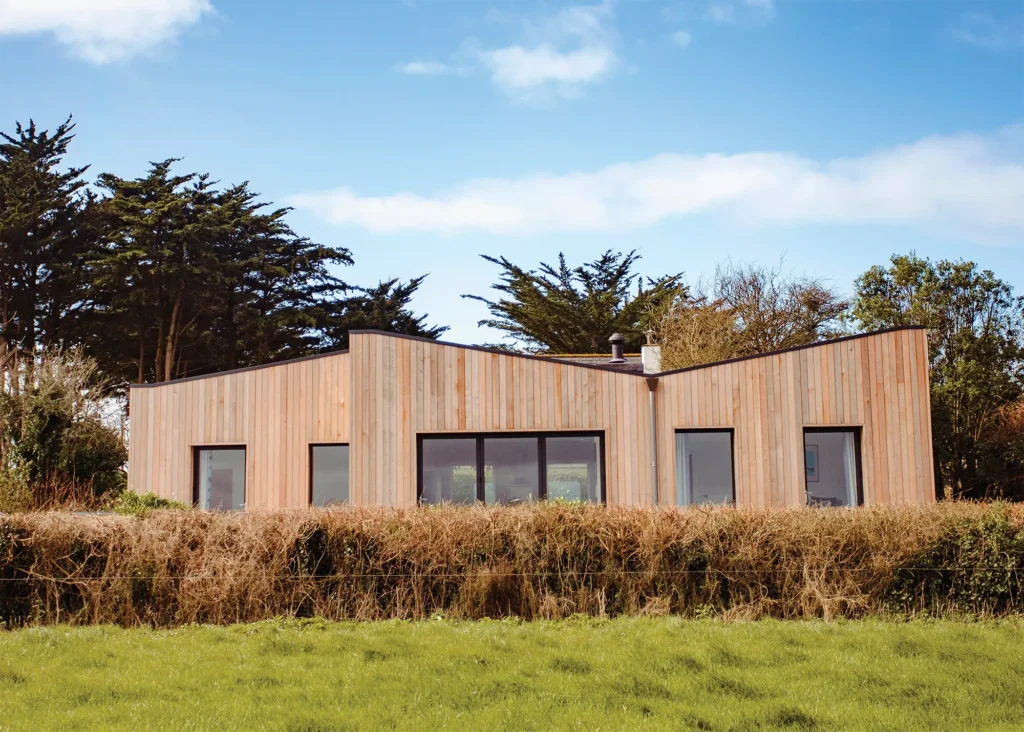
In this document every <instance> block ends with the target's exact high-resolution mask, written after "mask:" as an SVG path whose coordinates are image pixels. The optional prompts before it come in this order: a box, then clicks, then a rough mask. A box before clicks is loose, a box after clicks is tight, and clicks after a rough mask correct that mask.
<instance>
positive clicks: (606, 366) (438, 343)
mask: <svg viewBox="0 0 1024 732" xmlns="http://www.w3.org/2000/svg"><path fill="white" fill-rule="evenodd" d="M348 334H349V335H350V336H353V335H379V336H388V337H390V338H404V339H406V340H409V341H422V342H423V343H433V344H434V345H435V346H452V347H454V348H465V349H466V350H468V351H482V352H484V353H495V354H497V355H499V356H514V357H515V358H528V359H532V360H534V361H544V362H545V363H564V364H565V365H566V366H576V367H577V368H581V369H595V370H597V371H608V372H611V373H613V374H627V373H630V372H629V371H623V370H622V369H620V368H616V367H615V366H613V365H611V364H599V363H572V362H570V361H566V360H564V359H560V358H557V357H555V356H539V355H536V354H533V353H518V352H516V351H503V350H501V349H500V348H491V347H490V346H472V345H468V344H466V343H452V342H451V341H437V340H434V339H433V338H424V337H423V336H414V335H406V334H405V333H389V332H388V331H385V330H350V331H349V332H348ZM594 355H595V356H600V355H601V354H600V353H596V354H594ZM609 358H610V357H609Z"/></svg>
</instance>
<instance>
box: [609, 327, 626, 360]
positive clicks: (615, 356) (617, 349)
mask: <svg viewBox="0 0 1024 732" xmlns="http://www.w3.org/2000/svg"><path fill="white" fill-rule="evenodd" d="M608 342H609V343H611V344H612V360H611V361H609V362H608V363H626V359H625V358H623V357H622V349H623V347H624V346H625V344H626V338H625V337H624V336H623V335H622V334H621V333H612V337H611V338H609V339H608Z"/></svg>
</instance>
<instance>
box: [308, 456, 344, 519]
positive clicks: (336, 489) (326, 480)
mask: <svg viewBox="0 0 1024 732" xmlns="http://www.w3.org/2000/svg"><path fill="white" fill-rule="evenodd" d="M309 502H310V504H311V505H313V506H331V505H333V504H335V503H348V445H310V446H309Z"/></svg>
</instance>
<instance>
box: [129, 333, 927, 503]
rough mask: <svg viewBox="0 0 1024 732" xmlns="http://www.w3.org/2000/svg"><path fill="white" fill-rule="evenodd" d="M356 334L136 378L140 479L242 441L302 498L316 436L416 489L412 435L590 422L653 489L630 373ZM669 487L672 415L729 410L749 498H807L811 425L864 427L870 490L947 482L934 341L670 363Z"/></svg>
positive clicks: (714, 418) (721, 416) (678, 418)
mask: <svg viewBox="0 0 1024 732" xmlns="http://www.w3.org/2000/svg"><path fill="white" fill-rule="evenodd" d="M351 340H352V343H351V352H350V353H344V354H334V355H330V356H325V357H322V358H316V359H310V360H306V361H300V362H294V363H290V364H282V365H279V366H271V367H267V368H261V369H257V370H252V371H242V372H237V373H231V374H225V375H221V376H216V377H210V378H202V379H196V380H192V381H185V382H180V383H172V384H167V385H163V386H156V387H149V388H135V389H132V391H131V394H130V397H129V398H130V410H131V437H132V440H131V448H130V452H129V462H130V476H129V484H130V485H131V486H132V488H133V489H134V490H140V491H145V490H154V491H156V492H158V493H159V494H160V495H167V496H171V497H175V498H178V499H184V500H189V499H190V496H191V481H192V475H191V465H192V449H193V448H194V447H195V446H197V445H206V444H240V445H245V446H246V447H247V450H248V454H247V470H246V480H247V494H248V504H249V505H250V506H252V507H262V508H282V507H295V506H301V505H304V504H305V502H306V500H307V495H308V494H307V487H308V480H309V465H308V449H309V443H311V442H350V443H351V444H352V447H351V452H350V461H351V468H350V481H351V483H350V484H351V495H352V500H353V502H355V503H375V504H378V503H379V504H385V505H412V504H414V503H415V499H416V485H415V484H416V464H415V461H416V435H417V434H420V433H425V432H459V431H500V430H540V431H558V430H570V429H572V430H576V429H593V430H599V431H602V432H603V433H604V435H605V453H606V466H605V470H606V478H607V486H606V491H607V496H608V501H609V503H610V504H626V505H647V504H649V503H650V502H651V500H652V486H651V480H650V462H649V461H650V450H651V439H652V436H651V434H650V422H649V411H648V410H649V406H648V391H647V386H646V384H645V383H644V381H643V380H642V379H640V378H638V377H637V376H636V375H633V374H625V373H619V372H611V371H597V370H590V369H585V368H581V367H578V366H574V365H571V364H565V363H553V362H549V361H543V360H534V359H523V358H519V357H516V356H512V355H505V354H498V353H493V352H486V351H479V350H472V349H464V348H460V347H458V346H453V345H448V344H439V343H432V342H424V341H414V340H406V339H400V338H394V337H390V336H386V335H379V334H373V333H356V334H352V336H351ZM656 398H657V402H658V406H657V423H658V440H657V443H658V444H657V452H658V464H659V468H658V483H659V485H658V487H657V496H658V502H659V503H661V504H664V505H673V504H674V503H675V500H676V465H675V430H677V429H683V428H698V427H705V428H723V427H725V428H732V429H733V430H734V447H735V449H734V453H735V454H734V456H733V457H734V475H735V482H736V495H737V500H738V502H739V503H741V504H745V505H756V506H769V505H775V506H794V505H800V504H802V503H803V502H804V495H805V493H804V489H805V487H804V465H803V430H804V428H805V427H812V426H816V425H822V426H843V425H849V426H856V427H860V428H861V430H862V433H861V438H862V440H861V448H862V449H861V452H862V474H863V475H862V477H863V484H864V493H865V502H866V503H869V504H872V503H886V502H893V503H896V502H906V501H918V502H927V501H931V500H934V474H933V473H934V471H933V463H932V451H931V422H930V417H929V414H930V406H929V395H928V371H927V343H926V340H925V333H924V331H922V330H904V331H895V332H890V333H881V334H877V335H871V336H866V337H863V338H859V339H856V340H851V341H846V342H840V343H833V344H825V345H822V346H815V347H811V348H805V349H800V350H797V351H793V352H788V353H783V354H775V355H770V356H765V357H761V358H754V359H747V360H743V361H738V362H734V363H728V364H720V365H712V366H708V367H706V368H702V369H695V370H690V371H685V372H681V373H676V374H670V375H666V376H662V377H661V378H660V379H659V386H658V388H657V391H656Z"/></svg>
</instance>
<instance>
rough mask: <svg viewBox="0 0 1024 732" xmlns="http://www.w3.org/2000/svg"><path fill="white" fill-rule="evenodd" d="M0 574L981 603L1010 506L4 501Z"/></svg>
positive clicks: (473, 607) (996, 598)
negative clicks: (135, 510) (294, 505)
mask: <svg viewBox="0 0 1024 732" xmlns="http://www.w3.org/2000/svg"><path fill="white" fill-rule="evenodd" d="M130 500H138V501H139V502H146V501H151V500H152V499H145V498H143V497H140V498H139V499H130ZM0 577H3V578H5V579H4V580H3V581H0V620H2V621H4V622H7V623H8V624H30V623H37V624H44V623H57V622H70V623H117V624H121V625H136V624H152V625H158V626H174V625H179V624H184V623H238V622H252V621H257V620H263V619H267V618H273V617H279V616H287V617H307V616H320V617H325V618H329V619H360V620H374V619H384V618H427V617H431V616H433V615H436V614H443V615H444V616H445V617H455V618H481V617H506V616H519V617H522V618H560V617H567V616H570V615H573V614H575V613H582V614H586V615H592V616H613V615H658V614H665V613H675V614H681V615H685V616H701V617H708V616H718V617H723V618H759V617H775V618H825V619H834V618H854V617H860V616H864V615H868V614H879V613H882V614H886V613H888V614H892V613H895V614H898V615H900V616H911V615H918V614H928V615H932V616H941V615H947V614H955V615H965V614H966V615H974V616H994V615H1008V614H1019V613H1021V611H1022V608H1024V604H1022V597H1024V594H1022V590H1024V587H1022V583H1024V507H1020V506H1015V507H1011V506H1008V505H1000V504H995V505H984V504H940V505H935V506H920V507H902V508H895V507H888V508H882V507H879V508H867V509H857V510H847V509H813V510H812V509H806V508H805V509H790V510H754V509H731V508H729V509H707V510H690V511H674V510H661V511H649V510H642V509H606V508H603V507H596V506H551V505H539V506H524V507H509V508H482V507H481V508H452V507H440V508H432V509H428V510H417V509H402V510H394V509H381V508H373V509H370V508H349V509H345V510H337V511H317V510H306V511H293V512H277V513H258V512H247V513H241V514H217V513H208V512H202V511H158V512H154V513H152V514H150V515H148V516H147V517H146V518H145V519H143V520H138V519H136V518H130V517H123V516H109V515H108V516H72V515H67V514H59V513H50V514H40V513H34V514H17V515H10V516H3V517H0ZM12 580H13V581H12Z"/></svg>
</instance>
